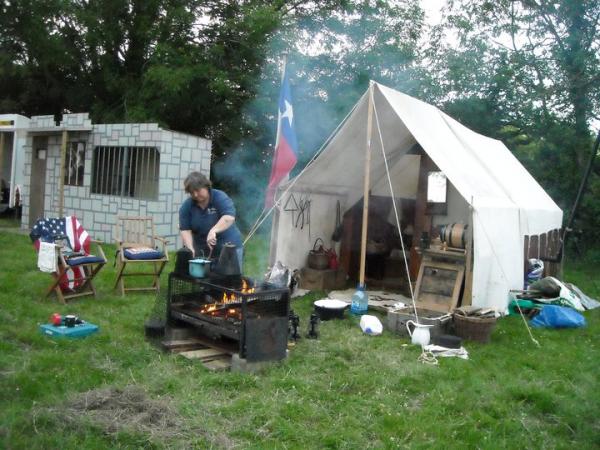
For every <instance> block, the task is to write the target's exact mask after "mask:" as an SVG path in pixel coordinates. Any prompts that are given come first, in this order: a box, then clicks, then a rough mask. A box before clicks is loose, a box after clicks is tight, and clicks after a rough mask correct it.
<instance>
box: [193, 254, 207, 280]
mask: <svg viewBox="0 0 600 450" xmlns="http://www.w3.org/2000/svg"><path fill="white" fill-rule="evenodd" d="M210 262H211V261H210V260H209V259H203V258H196V259H190V261H189V263H188V264H189V270H190V275H191V276H193V277H194V278H204V277H205V276H207V275H208V272H209V271H210Z"/></svg>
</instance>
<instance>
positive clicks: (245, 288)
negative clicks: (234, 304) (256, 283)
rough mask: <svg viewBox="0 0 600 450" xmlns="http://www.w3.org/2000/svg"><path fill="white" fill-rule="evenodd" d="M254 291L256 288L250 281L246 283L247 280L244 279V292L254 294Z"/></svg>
mask: <svg viewBox="0 0 600 450" xmlns="http://www.w3.org/2000/svg"><path fill="white" fill-rule="evenodd" d="M253 293H254V288H253V287H250V286H248V283H246V280H244V279H242V294H253Z"/></svg>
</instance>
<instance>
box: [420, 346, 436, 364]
mask: <svg viewBox="0 0 600 450" xmlns="http://www.w3.org/2000/svg"><path fill="white" fill-rule="evenodd" d="M417 361H418V362H420V363H422V364H430V365H432V366H437V365H438V359H437V357H436V356H435V355H434V354H433V352H427V351H425V349H424V348H423V347H421V354H420V355H419V357H418V358H417Z"/></svg>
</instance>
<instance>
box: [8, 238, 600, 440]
mask: <svg viewBox="0 0 600 450" xmlns="http://www.w3.org/2000/svg"><path fill="white" fill-rule="evenodd" d="M107 247H108V248H107V249H105V250H106V254H107V255H110V258H111V259H112V256H113V255H114V248H112V247H110V246H107ZM264 247H265V246H264V245H263V246H260V245H258V244H257V245H255V248H252V247H251V248H248V249H247V251H246V253H247V257H248V262H249V265H250V266H252V264H255V265H254V266H253V267H249V268H248V270H247V272H249V273H250V272H251V273H260V271H261V270H260V269H261V268H259V267H256V261H259V260H260V259H261V258H260V257H259V256H258V255H259V254H263V255H264V252H265V248H264ZM0 248H1V249H2V250H1V253H0V255H1V257H0V287H1V289H0V448H11V449H13V448H14V449H18V448H23V449H34V448H44V449H46V448H69V449H71V448H72V449H75V448H77V449H79V448H139V447H144V448H165V447H167V448H256V449H263V448H302V449H312V448H396V447H415V448H431V447H434V448H474V447H477V448H524V447H525V448H593V447H596V448H598V447H600V386H599V383H598V380H599V375H598V369H599V367H600V363H599V361H600V349H599V347H598V332H599V330H600V311H598V310H596V311H591V312H588V313H586V318H587V321H588V326H587V327H586V328H583V329H577V330H561V331H557V330H534V331H533V333H534V335H535V337H536V338H537V339H538V340H539V342H540V343H541V348H536V347H535V346H534V345H533V344H532V343H531V341H530V339H529V337H528V334H527V331H526V329H525V328H524V325H523V323H522V321H521V319H520V318H514V317H510V318H506V319H503V320H501V321H500V323H499V324H498V327H497V328H496V330H495V332H494V334H493V336H492V343H490V344H488V345H480V344H472V343H467V344H466V347H467V349H468V351H469V354H470V359H469V360H468V361H463V360H460V359H454V358H449V359H443V360H440V364H439V365H438V366H430V365H423V364H420V363H418V362H417V357H418V356H419V351H418V349H417V348H415V347H413V346H409V345H405V344H407V342H408V341H407V340H405V339H401V338H398V337H395V336H394V335H392V334H390V333H388V332H385V333H384V334H383V335H382V336H379V337H368V336H366V335H363V334H362V333H361V331H360V328H359V327H358V320H357V319H355V318H349V319H347V320H345V321H335V322H325V323H322V324H321V326H320V332H321V337H320V339H319V340H307V339H303V340H301V341H300V342H299V343H298V345H296V346H295V347H294V348H293V349H292V350H291V352H290V356H289V358H288V359H287V361H285V362H284V363H282V364H278V365H274V366H271V367H269V368H268V369H266V370H265V371H264V372H263V373H261V374H258V375H253V374H235V373H229V372H227V373H211V372H208V371H207V370H206V369H204V368H203V367H202V366H201V365H200V364H199V363H197V362H193V361H188V360H185V359H184V358H182V357H178V356H175V355H171V354H166V353H163V352H161V351H160V350H158V349H157V348H156V347H154V346H153V345H152V344H151V343H149V342H147V341H146V340H145V339H144V334H143V323H144V320H145V319H146V318H147V316H148V315H149V313H150V311H151V310H152V308H153V306H154V303H155V299H154V298H153V296H152V295H148V294H146V295H129V296H127V297H126V298H124V299H122V298H120V297H119V296H117V295H115V294H114V293H113V291H112V283H113V281H114V275H115V269H114V268H113V266H112V264H110V265H107V266H105V268H104V270H103V272H102V273H101V275H100V276H99V282H98V283H97V288H98V291H99V296H98V298H97V299H96V300H94V299H92V298H87V299H80V300H75V301H73V302H72V303H70V304H69V305H67V306H63V305H60V304H58V303H57V302H56V300H55V299H53V298H52V299H43V298H42V293H43V292H44V290H45V288H46V286H47V285H48V283H49V281H50V277H49V276H48V275H47V274H43V273H41V272H39V271H38V270H37V269H36V256H35V253H34V251H33V249H32V247H31V245H30V243H29V240H28V238H27V237H26V236H23V235H18V234H14V233H12V232H9V231H7V230H6V228H5V229H4V230H0ZM259 250H260V251H259ZM172 266H173V262H171V263H170V267H172ZM167 271H168V269H167V270H165V272H167ZM596 273H597V268H594V267H584V266H583V265H582V266H575V265H571V266H568V267H567V274H566V276H565V279H566V280H567V281H572V282H574V283H575V284H577V285H578V286H579V287H580V288H581V289H583V290H584V292H586V293H587V294H588V295H591V296H593V297H596V298H597V297H599V296H600V286H599V285H598V284H597V283H596V281H595V274H596ZM318 297H319V295H317V294H314V295H313V294H310V295H308V296H306V297H303V298H300V299H298V300H294V303H293V305H292V306H293V308H294V310H296V311H297V312H299V313H300V316H301V325H302V332H303V334H304V333H305V332H306V328H307V325H308V317H309V314H310V312H311V305H312V301H313V300H314V299H316V298H318ZM53 312H59V313H61V314H68V313H75V314H77V315H79V316H81V317H82V318H84V319H85V320H87V321H89V322H92V323H95V324H98V325H99V326H100V329H101V331H100V333H98V334H97V335H94V336H91V337H89V338H86V339H83V340H72V341H71V340H62V341H61V340H53V339H50V338H47V337H45V336H43V335H42V334H40V332H39V331H38V324H40V323H44V322H47V321H48V318H49V316H50V315H51V313H53Z"/></svg>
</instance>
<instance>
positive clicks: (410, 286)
mask: <svg viewBox="0 0 600 450" xmlns="http://www.w3.org/2000/svg"><path fill="white" fill-rule="evenodd" d="M373 111H375V123H376V124H377V133H378V134H379V141H380V142H381V153H382V155H383V162H384V163H385V173H386V176H387V180H388V184H389V186H390V194H391V196H392V205H393V206H394V216H395V217H396V226H397V227H398V234H399V235H400V244H401V245H402V256H403V258H404V267H405V268H406V278H407V279H408V288H409V290H410V298H411V300H412V304H413V309H414V311H415V320H416V321H417V323H419V316H418V314H417V304H416V302H415V293H414V292H413V288H412V283H411V279H410V271H409V269H408V260H407V259H406V248H405V247H404V239H403V238H402V230H401V229H400V219H399V218H398V208H397V207H396V196H395V195H394V187H393V186H392V178H391V176H390V168H389V166H388V162H387V157H386V154H385V148H384V145H383V136H382V135H381V127H380V126H379V115H378V114H377V106H376V105H375V102H373Z"/></svg>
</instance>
